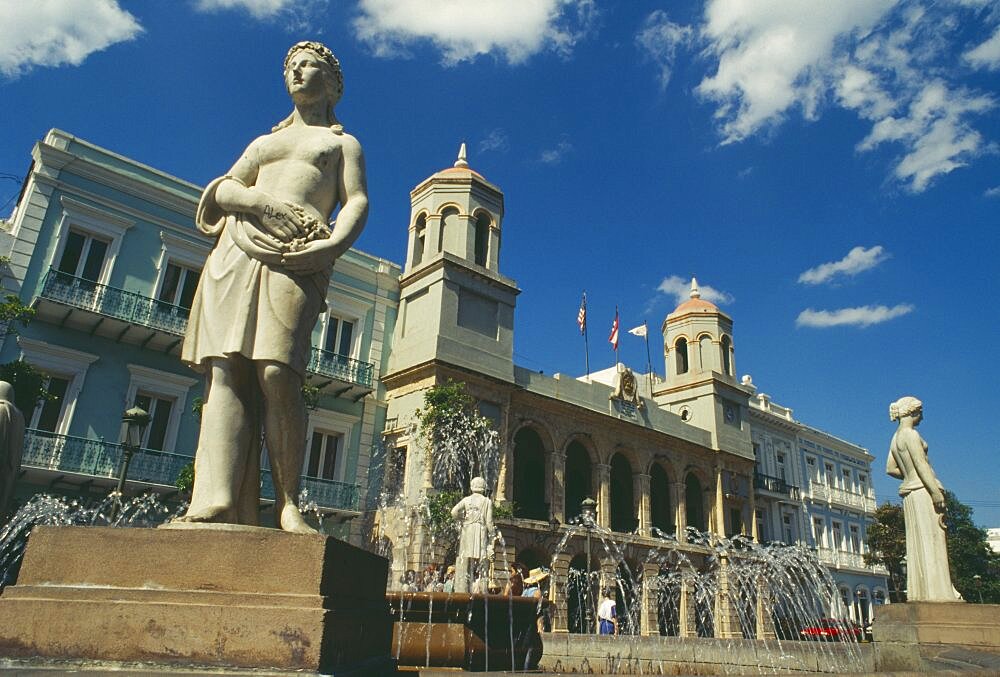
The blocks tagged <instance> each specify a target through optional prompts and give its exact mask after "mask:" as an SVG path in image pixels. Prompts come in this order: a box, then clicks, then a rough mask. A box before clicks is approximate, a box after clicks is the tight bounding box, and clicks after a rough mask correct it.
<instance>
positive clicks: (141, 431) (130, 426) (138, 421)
mask: <svg viewBox="0 0 1000 677" xmlns="http://www.w3.org/2000/svg"><path fill="white" fill-rule="evenodd" d="M122 423H124V424H125V439H124V440H123V441H122V463H121V470H119V472H118V488H117V489H115V493H117V494H118V501H117V502H116V503H115V504H114V505H113V506H112V508H111V521H112V522H114V521H115V520H116V519H118V514H119V512H120V511H121V506H122V497H123V496H124V495H125V493H124V492H125V479H126V478H127V477H128V466H129V464H130V463H131V462H132V455H133V454H135V452H137V451H138V450H139V446H140V445H141V444H142V437H143V435H145V433H146V426H148V425H149V414H148V413H147V412H146V410H145V409H143V408H141V407H132V408H131V409H129V410H128V411H126V412H125V413H124V414H122Z"/></svg>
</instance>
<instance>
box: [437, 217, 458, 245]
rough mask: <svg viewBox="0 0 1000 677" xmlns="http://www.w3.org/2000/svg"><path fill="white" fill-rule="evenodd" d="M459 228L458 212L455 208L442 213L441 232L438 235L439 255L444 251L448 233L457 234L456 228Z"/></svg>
mask: <svg viewBox="0 0 1000 677" xmlns="http://www.w3.org/2000/svg"><path fill="white" fill-rule="evenodd" d="M457 226H458V210H457V209H455V208H454V207H449V208H448V209H445V210H444V211H443V212H441V231H440V232H439V233H438V248H437V250H438V253H441V252H443V251H444V242H445V236H446V235H447V234H448V233H453V232H455V228H456V227H457Z"/></svg>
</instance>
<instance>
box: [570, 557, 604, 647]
mask: <svg viewBox="0 0 1000 677" xmlns="http://www.w3.org/2000/svg"><path fill="white" fill-rule="evenodd" d="M595 566H599V560H598V558H597V557H591V561H590V568H591V569H594V568H595ZM596 593H597V586H595V585H593V581H592V580H591V578H590V576H589V575H588V572H587V556H586V555H585V554H579V555H577V556H576V557H574V558H573V559H572V560H570V563H569V574H568V576H567V578H566V626H567V630H569V631H570V632H571V633H576V634H593V633H594V611H596V609H597V601H598V600H597V599H596Z"/></svg>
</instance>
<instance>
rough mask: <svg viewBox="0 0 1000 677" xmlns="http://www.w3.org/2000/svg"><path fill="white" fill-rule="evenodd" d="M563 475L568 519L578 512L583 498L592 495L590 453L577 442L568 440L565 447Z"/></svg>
mask: <svg viewBox="0 0 1000 677" xmlns="http://www.w3.org/2000/svg"><path fill="white" fill-rule="evenodd" d="M563 475H564V477H565V478H566V491H565V496H566V505H565V507H564V510H565V513H564V515H565V517H566V519H567V520H569V519H570V518H573V517H576V516H577V515H579V514H580V504H581V503H583V499H585V498H587V497H591V498H592V497H593V495H594V493H593V491H594V489H593V484H592V483H591V476H592V470H591V467H590V454H588V453H587V450H586V449H585V448H584V446H583V445H582V444H580V443H579V442H576V441H574V442H570V444H569V446H568V447H566V472H565V473H564V474H563Z"/></svg>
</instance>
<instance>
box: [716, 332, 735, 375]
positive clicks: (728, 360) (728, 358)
mask: <svg viewBox="0 0 1000 677" xmlns="http://www.w3.org/2000/svg"><path fill="white" fill-rule="evenodd" d="M719 354H720V357H721V358H722V362H720V364H721V365H722V373H723V374H726V375H727V376H732V375H733V371H734V370H733V339H732V338H730V337H729V335H728V334H723V335H722V339H720V341H719Z"/></svg>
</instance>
